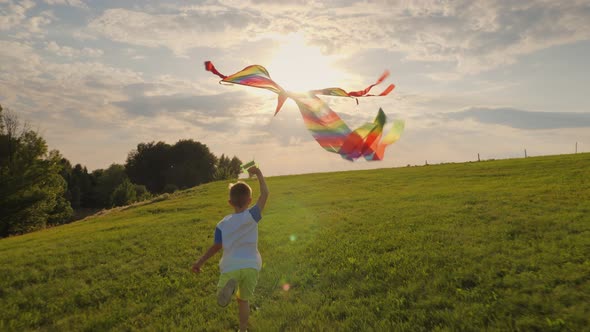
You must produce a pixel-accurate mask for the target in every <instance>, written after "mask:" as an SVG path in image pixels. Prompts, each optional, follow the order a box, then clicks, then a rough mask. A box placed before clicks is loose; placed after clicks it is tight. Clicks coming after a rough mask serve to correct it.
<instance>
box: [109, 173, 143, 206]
mask: <svg viewBox="0 0 590 332" xmlns="http://www.w3.org/2000/svg"><path fill="white" fill-rule="evenodd" d="M136 200H137V194H136V191H135V185H134V184H133V183H131V182H130V181H129V180H127V179H125V180H124V181H123V182H122V183H121V184H120V185H119V186H118V187H117V188H116V189H115V191H113V194H112V195H111V207H115V206H123V205H129V204H131V203H133V202H135V201H136Z"/></svg>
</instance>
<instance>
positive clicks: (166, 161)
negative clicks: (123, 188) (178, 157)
mask: <svg viewBox="0 0 590 332" xmlns="http://www.w3.org/2000/svg"><path fill="white" fill-rule="evenodd" d="M170 149H171V146H170V145H168V144H166V143H164V142H158V143H154V142H151V143H140V144H138V145H137V149H136V150H133V151H131V152H130V153H129V155H128V156H127V161H126V163H125V171H126V173H127V175H128V176H129V178H130V179H131V181H132V182H133V183H138V184H142V185H145V186H146V187H147V189H148V190H149V191H151V192H155V193H161V192H162V191H163V189H164V186H165V185H166V179H165V177H164V173H165V172H166V170H168V169H169V168H171V166H172V165H171V160H170Z"/></svg>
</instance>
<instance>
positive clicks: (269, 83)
mask: <svg viewBox="0 0 590 332" xmlns="http://www.w3.org/2000/svg"><path fill="white" fill-rule="evenodd" d="M205 70H206V71H209V72H211V73H213V74H215V75H217V76H219V77H220V78H221V82H224V83H232V84H240V85H246V86H251V87H254V88H261V89H266V90H270V91H272V92H274V93H276V94H278V95H279V97H278V99H277V107H276V109H275V115H277V113H279V111H280V110H281V107H283V104H284V103H285V101H286V100H287V98H289V95H288V93H287V92H286V91H285V90H284V89H283V88H281V86H280V85H278V84H277V83H276V82H275V81H273V80H272V79H271V78H270V74H269V73H268V71H266V69H265V68H264V67H262V66H259V65H252V66H248V67H246V68H244V69H242V70H240V71H239V72H237V73H235V74H232V75H230V76H225V75H223V74H222V73H220V72H219V71H218V70H217V69H216V68H215V66H214V65H213V63H212V62H211V61H205Z"/></svg>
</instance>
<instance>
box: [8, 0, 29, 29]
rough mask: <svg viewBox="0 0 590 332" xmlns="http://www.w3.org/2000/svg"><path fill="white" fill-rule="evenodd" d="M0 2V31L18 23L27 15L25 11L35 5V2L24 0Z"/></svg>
mask: <svg viewBox="0 0 590 332" xmlns="http://www.w3.org/2000/svg"><path fill="white" fill-rule="evenodd" d="M3 3H4V4H3V5H2V4H0V31H2V30H9V29H12V28H14V27H16V26H18V25H20V24H21V23H22V22H23V21H24V20H25V19H26V17H27V11H29V10H30V9H31V8H33V7H35V2H34V1H31V0H24V1H18V2H14V1H11V0H8V1H4V2H3Z"/></svg>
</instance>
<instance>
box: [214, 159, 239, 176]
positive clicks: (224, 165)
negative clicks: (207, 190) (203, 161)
mask: <svg viewBox="0 0 590 332" xmlns="http://www.w3.org/2000/svg"><path fill="white" fill-rule="evenodd" d="M241 172H242V161H241V160H240V159H238V157H236V156H234V157H233V158H232V159H231V160H230V159H229V157H226V156H225V155H223V154H222V155H221V157H219V161H218V162H217V165H216V168H215V176H214V179H215V180H227V179H237V178H238V176H239V175H240V173H241Z"/></svg>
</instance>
